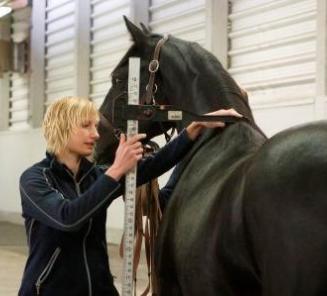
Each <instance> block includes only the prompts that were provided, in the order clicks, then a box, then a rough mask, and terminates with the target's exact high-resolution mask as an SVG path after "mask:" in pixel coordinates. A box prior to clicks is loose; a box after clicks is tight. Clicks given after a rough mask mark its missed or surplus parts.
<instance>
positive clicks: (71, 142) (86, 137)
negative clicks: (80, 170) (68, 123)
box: [66, 118, 99, 156]
mask: <svg viewBox="0 0 327 296" xmlns="http://www.w3.org/2000/svg"><path fill="white" fill-rule="evenodd" d="M97 125H98V121H97V119H96V118H90V119H87V120H85V121H82V123H81V124H80V125H79V126H77V127H75V128H74V129H73V130H72V133H71V135H70V138H69V139H68V143H67V146H66V149H67V151H68V152H70V153H74V154H77V155H79V156H90V155H91V154H92V152H93V148H94V145H95V142H96V141H97V140H98V139H99V134H98V130H97Z"/></svg>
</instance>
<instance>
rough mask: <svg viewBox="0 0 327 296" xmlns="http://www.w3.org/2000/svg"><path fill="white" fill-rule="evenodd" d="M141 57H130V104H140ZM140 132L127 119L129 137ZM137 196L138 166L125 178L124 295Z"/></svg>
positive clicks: (129, 288) (129, 290)
mask: <svg viewBox="0 0 327 296" xmlns="http://www.w3.org/2000/svg"><path fill="white" fill-rule="evenodd" d="M139 85H140V59H139V58H129V69H128V104H129V105H138V104H139ZM137 133H138V121H137V120H128V121H127V138H129V137H131V136H133V135H135V134H137ZM135 196H136V167H135V168H134V169H132V170H131V171H130V172H129V173H128V174H127V175H126V180H125V217H124V259H123V261H124V263H123V283H122V296H133V289H134V285H133V276H134V275H133V257H134V256H133V254H134V251H133V250H134V220H135Z"/></svg>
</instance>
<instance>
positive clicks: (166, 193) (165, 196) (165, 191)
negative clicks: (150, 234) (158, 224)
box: [159, 164, 182, 211]
mask: <svg viewBox="0 0 327 296" xmlns="http://www.w3.org/2000/svg"><path fill="white" fill-rule="evenodd" d="M181 173H182V167H181V165H180V164H178V165H177V166H176V167H175V168H174V170H173V172H172V173H171V175H170V177H169V179H168V182H167V183H166V185H165V186H164V187H162V188H161V189H160V191H159V202H160V208H161V210H162V211H163V210H164V209H165V208H166V206H167V204H168V202H169V200H170V198H171V196H172V194H173V191H174V189H175V187H176V184H177V182H178V180H179V178H180V175H181Z"/></svg>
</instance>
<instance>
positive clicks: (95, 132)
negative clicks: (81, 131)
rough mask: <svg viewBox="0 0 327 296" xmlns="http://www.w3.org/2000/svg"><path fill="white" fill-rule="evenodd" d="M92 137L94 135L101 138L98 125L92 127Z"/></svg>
mask: <svg viewBox="0 0 327 296" xmlns="http://www.w3.org/2000/svg"><path fill="white" fill-rule="evenodd" d="M92 137H93V138H94V139H95V140H97V139H99V137H100V135H99V132H98V129H97V128H96V127H94V128H93V129H92Z"/></svg>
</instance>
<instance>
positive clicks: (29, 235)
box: [28, 219, 35, 247]
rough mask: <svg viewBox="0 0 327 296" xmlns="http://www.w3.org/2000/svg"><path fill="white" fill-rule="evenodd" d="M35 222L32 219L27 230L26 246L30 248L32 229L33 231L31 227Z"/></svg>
mask: <svg viewBox="0 0 327 296" xmlns="http://www.w3.org/2000/svg"><path fill="white" fill-rule="evenodd" d="M34 222H35V220H34V219H32V222H31V225H30V227H29V229H28V245H29V246H30V247H31V237H32V229H33V225H34Z"/></svg>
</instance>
